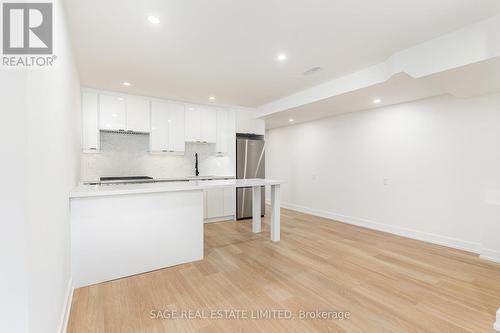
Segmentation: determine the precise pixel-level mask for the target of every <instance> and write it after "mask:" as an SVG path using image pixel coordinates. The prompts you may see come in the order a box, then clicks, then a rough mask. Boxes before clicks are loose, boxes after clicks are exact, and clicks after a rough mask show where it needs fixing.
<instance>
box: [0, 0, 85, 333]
mask: <svg viewBox="0 0 500 333" xmlns="http://www.w3.org/2000/svg"><path fill="white" fill-rule="evenodd" d="M54 45H55V46H54V47H55V49H54V53H55V54H56V55H57V56H58V59H57V61H56V66H55V68H52V69H27V70H20V69H9V70H4V71H2V72H1V73H0V83H1V84H0V87H1V88H2V92H4V88H5V89H7V93H6V95H7V96H8V97H9V99H4V98H3V96H2V99H0V110H2V117H4V116H5V117H6V118H3V120H2V130H3V129H4V127H5V130H6V133H7V134H9V137H8V138H6V139H5V140H2V147H5V149H3V153H4V157H5V158H6V160H7V159H8V161H9V163H8V164H10V165H12V168H11V169H12V170H10V171H12V172H9V173H2V174H3V175H4V178H5V179H6V180H5V181H4V183H3V186H4V187H3V188H4V191H5V192H7V193H8V201H7V204H8V205H9V207H8V208H9V210H10V211H9V212H8V213H7V215H6V216H7V219H5V220H4V218H2V220H3V221H2V222H3V223H2V235H6V236H8V237H9V242H8V243H7V245H9V248H8V249H4V248H3V247H4V246H6V244H4V243H3V241H2V243H3V244H2V255H6V254H7V255H8V256H9V258H10V259H11V260H10V263H9V262H8V261H7V263H8V265H7V266H3V265H2V271H1V272H0V276H2V279H3V278H5V277H4V276H5V275H7V274H8V275H7V278H8V279H10V281H7V283H8V288H9V289H10V291H11V292H10V293H13V292H17V290H19V295H18V298H17V299H16V302H13V303H6V302H9V298H7V299H4V297H3V296H2V299H1V300H0V304H2V312H3V307H4V306H6V307H8V308H10V312H14V311H15V312H16V313H15V314H13V315H12V316H9V317H4V315H5V314H6V313H5V312H3V313H2V314H1V315H2V321H1V322H0V331H2V332H16V333H17V332H28V331H29V332H30V333H36V332H44V333H45V332H47V333H53V332H57V331H58V330H59V329H60V325H61V319H62V314H63V311H64V308H65V302H66V299H67V290H68V286H69V283H70V256H69V254H70V247H69V245H70V244H69V241H70V239H69V198H68V193H69V191H70V189H71V188H72V187H74V186H75V184H76V183H77V180H78V175H79V156H80V154H79V152H80V130H79V128H80V124H79V122H80V115H79V111H78V110H79V109H80V107H79V103H80V87H79V83H78V82H79V80H78V74H77V72H76V68H75V65H74V63H73V55H72V53H71V48H70V43H69V39H68V35H67V32H66V22H65V18H64V12H63V8H62V3H61V1H55V2H54ZM14 77H15V78H14ZM10 118H12V119H10ZM5 119H9V123H4V120H5ZM2 132H3V131H2ZM3 136H4V135H3ZM2 164H4V163H2ZM5 185H6V186H7V187H5ZM2 201H3V200H2ZM3 211H4V210H3V207H2V212H3ZM4 250H5V252H4ZM18 250H20V251H21V252H18ZM2 263H3V259H2ZM14 274H15V275H14ZM2 285H5V284H4V281H2ZM2 295H4V293H3V292H2ZM7 314H8V313H7Z"/></svg>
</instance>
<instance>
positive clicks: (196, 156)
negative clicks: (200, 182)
mask: <svg viewBox="0 0 500 333" xmlns="http://www.w3.org/2000/svg"><path fill="white" fill-rule="evenodd" d="M194 157H195V159H196V161H195V162H194V170H195V174H196V177H198V176H199V175H200V171H199V170H198V153H196V154H194Z"/></svg>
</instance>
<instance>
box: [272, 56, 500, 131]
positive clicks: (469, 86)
mask: <svg viewBox="0 0 500 333" xmlns="http://www.w3.org/2000/svg"><path fill="white" fill-rule="evenodd" d="M498 91H500V57H496V58H493V59H490V60H488V61H483V62H478V63H474V64H470V65H467V66H462V67H459V68H455V69H450V70H447V71H443V72H439V73H436V74H433V75H430V76H427V77H423V78H419V79H415V78H412V77H410V76H409V75H407V74H405V73H399V74H397V75H395V76H393V77H391V78H390V79H389V80H387V81H385V82H383V83H380V84H376V85H372V86H369V87H366V88H362V89H357V90H354V91H351V92H348V93H345V94H341V95H337V96H334V97H331V98H326V99H323V100H319V101H317V102H313V103H308V104H304V105H301V106H299V107H295V108H290V109H288V110H285V111H282V112H277V113H273V114H271V115H269V116H266V117H265V120H266V128H267V129H272V128H277V127H283V126H289V125H293V124H298V123H303V122H307V121H312V120H317V119H321V118H326V117H331V116H335V115H339V114H344V113H348V112H353V111H362V110H370V109H375V108H379V107H383V106H389V105H394V104H399V103H402V102H407V101H414V100H419V99H424V98H429V97H433V96H438V95H443V94H451V95H453V96H456V97H458V98H469V97H473V96H480V95H484V94H489V93H492V92H498ZM376 98H379V99H381V100H382V102H381V103H380V104H377V105H375V104H373V100H374V99H376ZM290 119H294V122H293V123H291V122H290V121H289V120H290Z"/></svg>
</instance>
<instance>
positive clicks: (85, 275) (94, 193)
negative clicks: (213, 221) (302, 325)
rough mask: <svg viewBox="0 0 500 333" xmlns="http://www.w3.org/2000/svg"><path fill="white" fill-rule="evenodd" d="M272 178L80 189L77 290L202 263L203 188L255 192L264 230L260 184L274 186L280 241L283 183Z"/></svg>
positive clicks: (274, 234) (275, 232) (75, 224)
mask: <svg viewBox="0 0 500 333" xmlns="http://www.w3.org/2000/svg"><path fill="white" fill-rule="evenodd" d="M282 183H283V182H282V181H279V180H269V179H229V180H195V181H186V182H158V183H148V184H123V185H104V186H103V185H80V186H78V187H77V188H75V189H74V190H73V191H72V192H71V193H70V205H71V256H72V263H73V265H72V273H73V280H74V285H75V287H82V286H86V285H91V284H95V283H100V282H105V281H109V280H113V279H117V278H122V277H126V276H131V275H135V274H140V273H144V272H148V271H152V270H156V269H161V268H166V267H170V266H174V265H179V264H183V263H187V262H192V261H196V260H202V259H203V225H204V224H203V190H207V189H213V188H230V187H233V188H244V187H247V188H248V187H250V188H252V194H253V208H254V213H253V219H252V231H253V232H255V233H259V232H261V230H262V229H261V214H260V204H261V202H260V200H261V186H270V187H271V235H270V237H271V240H272V241H275V242H277V241H279V240H280V185H281V184H282Z"/></svg>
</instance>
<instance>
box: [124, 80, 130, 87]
mask: <svg viewBox="0 0 500 333" xmlns="http://www.w3.org/2000/svg"><path fill="white" fill-rule="evenodd" d="M122 84H123V85H124V86H125V87H130V82H127V81H125V82H123V83H122Z"/></svg>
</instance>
